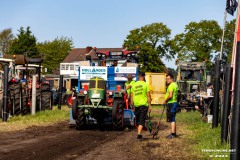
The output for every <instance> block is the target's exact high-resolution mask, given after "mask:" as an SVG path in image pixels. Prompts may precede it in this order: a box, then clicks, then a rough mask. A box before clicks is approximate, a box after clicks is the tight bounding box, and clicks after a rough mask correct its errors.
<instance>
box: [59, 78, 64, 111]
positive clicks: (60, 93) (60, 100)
mask: <svg viewBox="0 0 240 160" xmlns="http://www.w3.org/2000/svg"><path fill="white" fill-rule="evenodd" d="M62 87H63V75H60V81H59V91H58V97H59V98H58V109H59V110H61V107H62Z"/></svg>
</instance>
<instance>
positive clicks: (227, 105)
mask: <svg viewBox="0 0 240 160" xmlns="http://www.w3.org/2000/svg"><path fill="white" fill-rule="evenodd" d="M225 78H226V79H225V80H226V81H225V87H224V88H225V89H224V99H223V117H222V121H221V126H222V128H221V140H222V142H227V137H228V126H229V119H228V117H229V114H230V109H231V84H232V67H231V66H230V65H227V66H226V68H225Z"/></svg>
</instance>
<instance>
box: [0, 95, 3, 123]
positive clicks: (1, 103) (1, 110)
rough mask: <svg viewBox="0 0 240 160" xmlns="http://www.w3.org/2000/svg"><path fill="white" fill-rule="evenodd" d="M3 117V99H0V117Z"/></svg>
mask: <svg viewBox="0 0 240 160" xmlns="http://www.w3.org/2000/svg"><path fill="white" fill-rule="evenodd" d="M2 117H3V99H1V100H0V118H2Z"/></svg>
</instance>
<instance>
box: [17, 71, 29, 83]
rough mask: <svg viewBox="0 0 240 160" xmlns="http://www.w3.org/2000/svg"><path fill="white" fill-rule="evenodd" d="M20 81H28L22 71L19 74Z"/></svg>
mask: <svg viewBox="0 0 240 160" xmlns="http://www.w3.org/2000/svg"><path fill="white" fill-rule="evenodd" d="M19 81H20V82H23V83H26V82H27V80H26V79H25V78H24V77H23V74H22V73H20V74H19Z"/></svg>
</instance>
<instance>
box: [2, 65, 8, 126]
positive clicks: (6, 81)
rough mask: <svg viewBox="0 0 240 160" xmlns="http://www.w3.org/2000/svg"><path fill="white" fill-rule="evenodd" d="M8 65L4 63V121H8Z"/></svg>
mask: <svg viewBox="0 0 240 160" xmlns="http://www.w3.org/2000/svg"><path fill="white" fill-rule="evenodd" d="M8 67H9V66H8V65H4V84H3V85H4V91H3V117H2V121H3V122H7V116H8V112H7V105H8V97H7V96H8V95H7V93H8Z"/></svg>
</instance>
